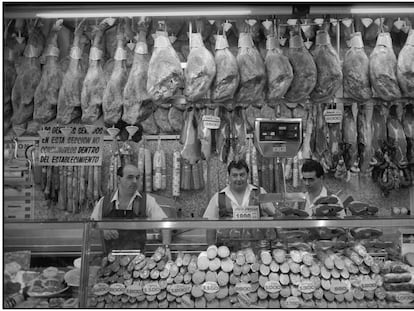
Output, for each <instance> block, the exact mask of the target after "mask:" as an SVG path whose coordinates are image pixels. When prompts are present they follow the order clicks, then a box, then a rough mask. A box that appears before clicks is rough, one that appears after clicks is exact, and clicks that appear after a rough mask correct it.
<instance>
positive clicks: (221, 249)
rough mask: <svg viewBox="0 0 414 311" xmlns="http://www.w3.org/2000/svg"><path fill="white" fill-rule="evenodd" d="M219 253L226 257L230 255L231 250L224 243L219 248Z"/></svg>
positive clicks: (220, 255) (221, 256)
mask: <svg viewBox="0 0 414 311" xmlns="http://www.w3.org/2000/svg"><path fill="white" fill-rule="evenodd" d="M217 253H218V255H219V257H220V258H226V257H229V256H230V250H229V248H228V247H227V246H225V245H222V246H220V247H219V248H218V250H217Z"/></svg>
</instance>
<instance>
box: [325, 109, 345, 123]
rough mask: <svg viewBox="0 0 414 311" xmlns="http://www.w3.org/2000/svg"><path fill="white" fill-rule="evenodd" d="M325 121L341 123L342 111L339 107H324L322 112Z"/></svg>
mask: <svg viewBox="0 0 414 311" xmlns="http://www.w3.org/2000/svg"><path fill="white" fill-rule="evenodd" d="M323 116H324V118H325V122H326V123H341V122H342V111H341V110H339V109H326V110H325V111H324V112H323Z"/></svg>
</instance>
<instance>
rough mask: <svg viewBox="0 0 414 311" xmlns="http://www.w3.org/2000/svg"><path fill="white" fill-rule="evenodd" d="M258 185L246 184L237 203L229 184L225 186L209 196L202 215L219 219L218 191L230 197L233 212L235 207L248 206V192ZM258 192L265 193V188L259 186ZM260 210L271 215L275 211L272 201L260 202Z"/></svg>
mask: <svg viewBox="0 0 414 311" xmlns="http://www.w3.org/2000/svg"><path fill="white" fill-rule="evenodd" d="M257 188H258V187H256V186H254V185H251V184H248V185H247V188H246V191H245V192H244V196H243V200H242V203H241V204H239V202H237V199H236V197H235V196H234V194H233V193H232V192H231V190H230V186H227V187H226V188H224V189H223V190H221V191H219V192H216V193H215V194H214V195H213V197H212V198H211V200H210V202H209V203H208V205H207V208H206V210H205V212H204V215H203V217H204V218H208V219H219V202H218V200H219V193H225V195H226V197H228V198H229V199H230V202H231V207H232V209H233V212H234V210H235V209H237V208H246V207H248V206H249V200H250V192H251V191H252V190H253V189H257ZM260 193H266V190H264V189H263V188H262V187H260ZM261 208H262V211H265V212H266V213H268V214H270V215H273V214H274V213H275V207H274V205H273V204H272V203H263V204H261Z"/></svg>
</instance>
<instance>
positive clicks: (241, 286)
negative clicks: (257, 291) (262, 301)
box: [234, 282, 252, 294]
mask: <svg viewBox="0 0 414 311" xmlns="http://www.w3.org/2000/svg"><path fill="white" fill-rule="evenodd" d="M234 290H235V292H236V293H239V294H247V293H250V292H251V290H252V286H251V285H250V284H248V283H244V282H241V283H237V284H236V286H235V287H234Z"/></svg>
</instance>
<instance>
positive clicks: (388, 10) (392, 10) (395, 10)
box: [349, 6, 414, 15]
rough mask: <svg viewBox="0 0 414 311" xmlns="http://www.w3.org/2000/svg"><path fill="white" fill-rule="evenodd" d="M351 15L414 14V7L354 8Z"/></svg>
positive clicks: (351, 9)
mask: <svg viewBox="0 0 414 311" xmlns="http://www.w3.org/2000/svg"><path fill="white" fill-rule="evenodd" d="M349 12H350V13H351V14H381V15H382V14H413V13H414V6H408V7H401V6H392V7H388V6H382V7H381V6H375V7H370V6H364V7H363V6H352V7H351V8H350V10H349Z"/></svg>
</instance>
